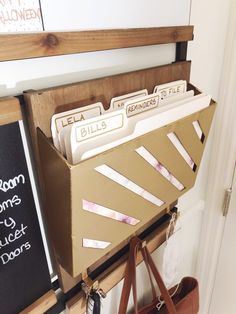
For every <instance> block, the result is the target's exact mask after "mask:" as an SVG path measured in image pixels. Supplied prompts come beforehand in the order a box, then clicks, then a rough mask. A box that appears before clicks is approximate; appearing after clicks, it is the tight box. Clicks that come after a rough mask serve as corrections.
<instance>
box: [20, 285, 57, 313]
mask: <svg viewBox="0 0 236 314" xmlns="http://www.w3.org/2000/svg"><path fill="white" fill-rule="evenodd" d="M56 303H57V298H56V295H55V292H54V291H53V290H50V291H48V292H47V293H46V294H44V295H43V296H42V297H41V298H39V299H38V300H36V301H35V302H34V303H33V304H31V305H30V306H28V307H27V308H26V309H25V310H23V311H21V312H20V313H19V314H39V313H44V312H46V311H47V310H49V309H50V308H51V307H52V306H53V305H55V304H56Z"/></svg>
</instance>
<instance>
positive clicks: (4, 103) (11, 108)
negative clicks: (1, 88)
mask: <svg viewBox="0 0 236 314" xmlns="http://www.w3.org/2000/svg"><path fill="white" fill-rule="evenodd" d="M19 120H22V114H21V108H20V103H19V100H18V99H17V98H15V97H4V98H0V125H4V124H8V123H12V122H16V121H19Z"/></svg>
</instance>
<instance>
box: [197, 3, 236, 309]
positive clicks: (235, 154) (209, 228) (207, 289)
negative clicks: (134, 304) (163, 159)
mask: <svg viewBox="0 0 236 314" xmlns="http://www.w3.org/2000/svg"><path fill="white" fill-rule="evenodd" d="M234 12H236V4H234V5H233V8H232V9H231V16H230V19H229V25H228V34H227V39H226V45H225V57H224V61H223V67H222V75H221V84H220V90H219V100H218V106H217V110H216V115H215V119H214V135H213V143H212V150H211V156H210V165H209V173H208V182H207V189H206V202H205V211H204V215H203V223H202V233H201V238H200V245H199V251H198V261H197V271H196V272H197V278H198V279H199V284H200V300H202V303H201V311H200V313H201V314H207V313H208V312H209V307H210V303H211V298H212V293H213V288H214V282H215V276H216V270H217V264H218V258H219V253H220V248H221V242H222V238H223V231H224V225H225V221H226V219H227V217H223V211H222V206H223V200H224V196H225V190H226V189H227V188H229V187H230V186H231V184H232V176H233V172H234V166H235V159H236V127H235V121H236V103H235V99H236V92H235V85H236V74H235V73H234V70H233V69H235V66H236V14H235V13H234Z"/></svg>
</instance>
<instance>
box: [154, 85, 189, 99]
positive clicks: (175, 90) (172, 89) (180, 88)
mask: <svg viewBox="0 0 236 314" xmlns="http://www.w3.org/2000/svg"><path fill="white" fill-rule="evenodd" d="M185 92H186V82H184V81H183V82H181V83H178V84H172V85H170V84H169V86H168V84H165V85H164V87H162V86H156V87H155V89H154V93H158V94H159V95H160V99H165V98H168V97H171V96H175V95H178V94H183V93H185Z"/></svg>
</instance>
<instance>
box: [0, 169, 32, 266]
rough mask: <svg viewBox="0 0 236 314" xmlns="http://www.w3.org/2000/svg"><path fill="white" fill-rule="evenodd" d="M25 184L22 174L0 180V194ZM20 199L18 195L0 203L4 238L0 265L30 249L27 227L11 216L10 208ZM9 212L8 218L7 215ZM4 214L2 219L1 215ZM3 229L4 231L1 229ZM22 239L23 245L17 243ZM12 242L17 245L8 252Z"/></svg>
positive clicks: (1, 241)
mask: <svg viewBox="0 0 236 314" xmlns="http://www.w3.org/2000/svg"><path fill="white" fill-rule="evenodd" d="M24 184H25V177H24V175H23V174H19V175H17V176H15V177H14V178H10V179H9V180H2V179H0V193H1V194H3V193H4V194H8V193H9V191H11V190H14V189H15V188H17V187H18V186H19V185H24ZM21 202H22V201H21V198H20V197H19V196H18V195H16V194H15V195H14V196H13V197H11V198H8V199H6V200H4V201H3V202H1V203H0V228H1V230H2V231H4V234H5V236H2V237H1V238H0V264H2V265H6V264H8V263H9V262H11V261H13V260H14V259H15V258H17V257H18V256H19V255H21V254H23V253H24V252H25V251H28V250H29V249H30V248H31V244H30V242H29V241H27V228H28V227H27V226H26V225H24V224H23V223H21V222H18V223H17V222H16V220H15V219H14V218H13V217H12V215H11V211H10V209H11V208H14V207H16V206H18V205H20V204H21ZM8 210H9V216H7V215H6V213H7V214H8V212H7V211H8ZM3 213H4V214H5V215H4V218H2V215H1V214H3ZM3 228H4V229H3ZM2 234H3V233H2ZM21 238H23V239H22V240H23V242H24V243H23V244H22V243H19V240H20V239H21ZM14 242H16V243H17V247H16V248H14V250H11V249H10V250H9V246H10V245H11V244H13V243H14Z"/></svg>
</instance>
